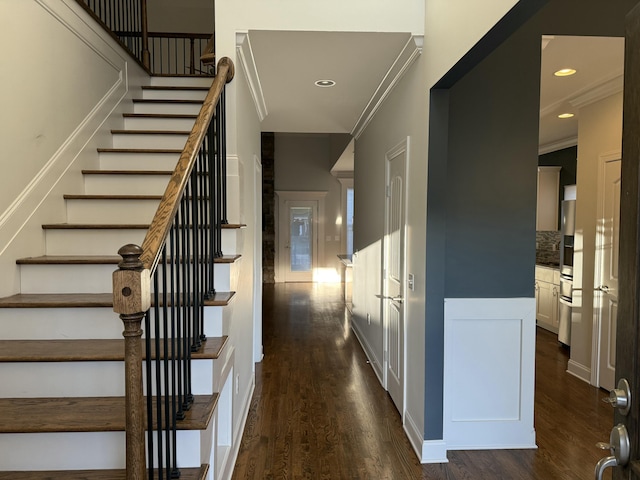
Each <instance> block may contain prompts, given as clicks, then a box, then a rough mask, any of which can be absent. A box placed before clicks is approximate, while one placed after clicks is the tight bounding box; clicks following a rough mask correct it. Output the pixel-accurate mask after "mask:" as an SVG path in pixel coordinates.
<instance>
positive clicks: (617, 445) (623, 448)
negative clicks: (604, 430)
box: [594, 423, 631, 480]
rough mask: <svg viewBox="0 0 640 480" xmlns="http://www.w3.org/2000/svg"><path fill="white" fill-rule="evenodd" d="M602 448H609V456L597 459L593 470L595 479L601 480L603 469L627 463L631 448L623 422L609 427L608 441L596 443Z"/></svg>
mask: <svg viewBox="0 0 640 480" xmlns="http://www.w3.org/2000/svg"><path fill="white" fill-rule="evenodd" d="M596 446H597V447H599V448H602V449H604V450H606V449H609V450H610V451H611V454H612V455H611V456H609V457H604V458H602V459H600V461H598V463H597V464H596V468H595V471H594V474H595V478H596V480H602V475H604V471H605V470H606V469H607V468H609V467H617V466H624V465H626V464H627V463H629V456H630V453H631V449H630V446H629V433H628V432H627V427H625V426H624V425H623V424H621V423H620V424H618V425H616V426H615V427H613V428H612V429H611V435H610V436H609V443H602V442H601V443H598V444H597V445H596Z"/></svg>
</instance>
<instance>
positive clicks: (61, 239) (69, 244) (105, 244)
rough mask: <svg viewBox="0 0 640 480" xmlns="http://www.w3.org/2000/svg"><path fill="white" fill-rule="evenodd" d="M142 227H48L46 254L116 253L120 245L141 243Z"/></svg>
mask: <svg viewBox="0 0 640 480" xmlns="http://www.w3.org/2000/svg"><path fill="white" fill-rule="evenodd" d="M146 233H147V230H144V229H114V230H92V229H81V230H75V229H61V230H57V229H48V230H45V246H46V253H47V255H117V254H118V250H120V247H122V246H124V245H127V244H130V243H133V244H135V245H142V242H143V241H144V236H145V235H146Z"/></svg>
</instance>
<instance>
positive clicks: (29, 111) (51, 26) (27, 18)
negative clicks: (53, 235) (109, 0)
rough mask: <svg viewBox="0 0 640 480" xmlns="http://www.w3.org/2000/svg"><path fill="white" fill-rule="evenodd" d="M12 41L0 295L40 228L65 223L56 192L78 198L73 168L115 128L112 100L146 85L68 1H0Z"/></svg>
mask: <svg viewBox="0 0 640 480" xmlns="http://www.w3.org/2000/svg"><path fill="white" fill-rule="evenodd" d="M17 38H20V39H21V40H20V48H5V49H4V52H3V60H2V61H3V65H4V67H3V70H2V74H0V91H1V92H2V109H0V131H1V132H2V134H1V135H2V140H1V144H2V148H3V155H2V157H1V158H0V162H2V164H3V165H2V168H3V169H4V171H5V172H7V174H5V175H3V176H2V177H1V178H0V268H1V269H2V271H3V275H2V278H1V279H0V294H1V295H5V294H10V293H15V292H17V289H18V277H17V275H18V273H17V269H16V268H15V259H16V258H18V257H21V256H30V255H40V254H42V253H44V252H43V248H44V243H43V233H42V229H41V226H40V225H41V224H42V223H45V222H51V223H54V222H64V221H65V220H66V218H65V217H64V208H63V207H64V203H63V200H62V192H63V191H64V192H65V193H74V192H76V193H81V189H82V183H81V176H80V169H81V168H89V167H90V166H92V165H96V162H97V152H96V150H95V148H96V146H97V145H98V144H100V146H105V145H106V143H105V141H104V139H105V138H108V137H107V136H105V133H104V132H105V131H107V130H108V128H104V129H103V130H99V128H101V126H103V127H109V126H117V125H118V124H119V123H120V124H121V122H122V119H121V118H118V116H119V115H117V114H118V113H119V111H118V108H121V107H119V106H118V104H119V102H120V101H121V100H122V99H123V98H125V97H127V96H130V95H131V90H132V89H135V88H137V87H139V85H140V84H141V82H142V81H143V79H144V78H145V77H144V74H143V72H142V70H141V69H140V68H139V67H138V65H137V64H136V63H135V62H133V61H132V60H131V59H130V58H129V56H128V55H127V54H126V53H124V51H122V50H121V48H120V47H119V46H117V45H116V43H115V42H114V41H113V39H112V38H111V37H110V36H109V35H107V34H106V33H104V32H103V31H102V29H101V28H100V27H98V26H97V25H96V24H95V23H94V22H93V21H92V20H91V19H89V18H88V16H87V15H86V13H85V12H84V10H83V9H82V8H81V7H80V6H79V5H78V4H77V3H76V2H75V1H73V0H6V1H3V2H1V3H0V41H1V42H2V44H3V45H7V46H8V45H13V44H15V40H16V39H17ZM63 176H64V179H63ZM47 196H49V197H51V198H54V201H53V202H52V203H48V204H47V206H42V207H41V203H42V201H43V199H44V198H45V197H47Z"/></svg>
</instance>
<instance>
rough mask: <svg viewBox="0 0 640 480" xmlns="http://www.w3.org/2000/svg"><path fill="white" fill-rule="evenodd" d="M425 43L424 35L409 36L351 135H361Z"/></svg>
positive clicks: (355, 136) (357, 136) (356, 136)
mask: <svg viewBox="0 0 640 480" xmlns="http://www.w3.org/2000/svg"><path fill="white" fill-rule="evenodd" d="M423 43H424V36H423V35H412V36H411V38H409V40H408V41H407V43H406V44H405V46H404V48H403V49H402V51H401V52H400V54H399V55H398V56H397V58H396V60H395V61H394V62H393V64H392V65H391V67H390V68H389V70H388V71H387V73H386V74H385V76H384V77H383V79H382V81H381V82H380V84H379V85H378V88H377V89H376V91H375V92H374V94H373V96H372V97H371V99H370V100H369V103H367V106H366V107H365V108H364V110H363V111H362V113H361V114H360V117H359V118H358V120H357V121H356V124H355V125H354V126H353V128H352V129H351V135H352V136H353V137H354V138H356V139H358V138H359V137H360V135H361V134H362V132H363V131H364V129H365V128H366V127H367V125H368V124H369V122H371V120H372V119H373V117H374V116H375V114H376V112H377V111H378V110H379V109H380V107H381V106H382V104H383V102H384V101H385V100H386V98H387V97H388V96H389V94H390V93H391V92H392V91H393V89H394V88H395V86H396V85H397V84H398V82H399V81H400V79H402V77H403V76H404V74H405V73H406V72H407V70H408V69H409V67H410V66H411V65H412V64H413V62H415V61H416V59H417V58H418V57H419V56H420V54H421V53H422V45H423Z"/></svg>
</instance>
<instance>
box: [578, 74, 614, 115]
mask: <svg viewBox="0 0 640 480" xmlns="http://www.w3.org/2000/svg"><path fill="white" fill-rule="evenodd" d="M623 88H624V75H623V72H616V73H615V74H613V76H612V77H610V78H608V79H607V80H605V81H603V82H600V83H598V84H594V85H590V86H589V87H587V88H585V89H582V90H581V91H580V92H578V94H577V95H575V96H573V97H572V98H570V99H569V103H570V104H571V105H572V106H574V107H576V108H582V107H586V106H587V105H590V104H592V103H595V102H597V101H599V100H602V99H604V98H607V97H610V96H611V95H615V94H616V93H620V92H622V90H623Z"/></svg>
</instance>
